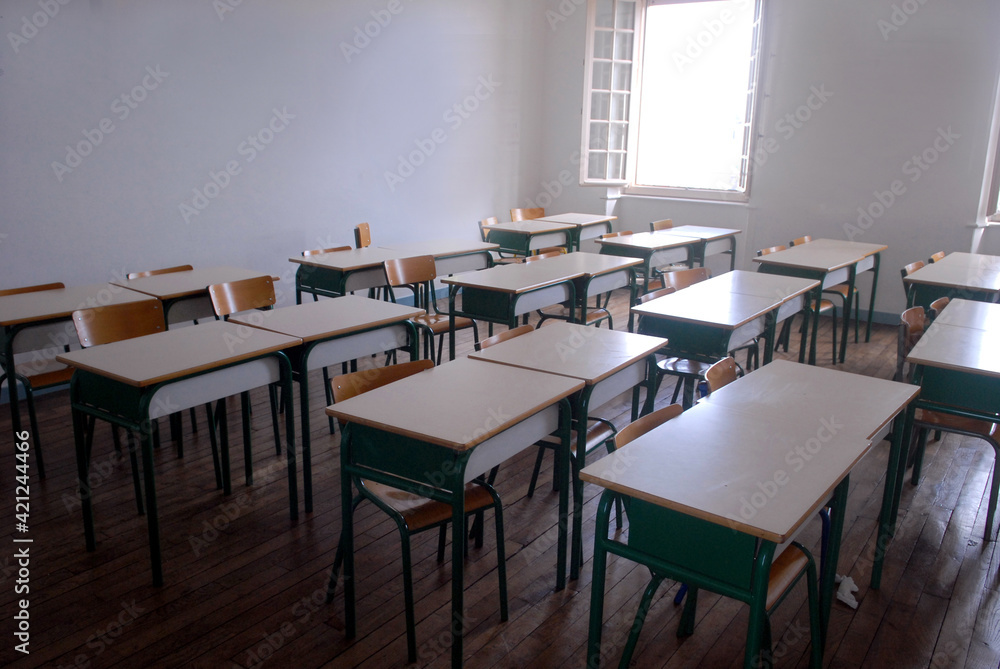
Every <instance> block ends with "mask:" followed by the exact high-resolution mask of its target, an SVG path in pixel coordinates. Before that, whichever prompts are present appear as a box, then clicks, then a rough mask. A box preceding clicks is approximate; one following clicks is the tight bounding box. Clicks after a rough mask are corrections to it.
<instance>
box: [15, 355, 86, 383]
mask: <svg viewBox="0 0 1000 669" xmlns="http://www.w3.org/2000/svg"><path fill="white" fill-rule="evenodd" d="M14 369H15V370H16V371H17V375H18V376H20V377H21V378H27V379H30V380H31V386H32V388H35V389H38V388H48V387H50V386H58V385H61V384H63V383H69V380H70V378H72V376H73V368H72V367H67V366H66V365H63V364H61V363H59V362H56V361H55V360H40V361H32V362H30V363H27V362H26V363H22V364H20V365H15V367H14Z"/></svg>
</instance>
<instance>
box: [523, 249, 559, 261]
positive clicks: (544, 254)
mask: <svg viewBox="0 0 1000 669" xmlns="http://www.w3.org/2000/svg"><path fill="white" fill-rule="evenodd" d="M562 254H563V252H562V250H558V251H557V250H555V249H553V250H550V251H546V250H545V249H542V250H540V251H539V252H538V253H536V254H535V255H531V256H525V257H524V262H535V261H536V260H545V259H546V258H556V257H558V256H561V255H562Z"/></svg>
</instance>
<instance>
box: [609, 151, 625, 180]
mask: <svg viewBox="0 0 1000 669" xmlns="http://www.w3.org/2000/svg"><path fill="white" fill-rule="evenodd" d="M608 178H609V179H624V178H625V154H624V153H610V154H608Z"/></svg>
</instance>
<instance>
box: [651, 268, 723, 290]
mask: <svg viewBox="0 0 1000 669" xmlns="http://www.w3.org/2000/svg"><path fill="white" fill-rule="evenodd" d="M711 278H712V270H711V269H709V268H708V267H693V268H691V269H679V270H675V271H673V272H665V273H664V274H663V287H664V288H673V289H674V290H683V289H684V288H687V287H688V286H692V285H694V284H696V283H698V282H700V281H705V280H707V279H711Z"/></svg>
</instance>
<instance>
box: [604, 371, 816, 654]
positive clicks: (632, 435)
mask: <svg viewBox="0 0 1000 669" xmlns="http://www.w3.org/2000/svg"><path fill="white" fill-rule="evenodd" d="M726 361H728V363H726ZM723 363H726V364H724V365H723ZM716 365H720V368H719V369H720V376H721V374H723V372H722V371H721V370H725V371H724V373H725V374H726V375H728V374H729V373H730V371H731V370H736V362H735V360H733V359H732V358H725V359H723V360H721V361H719V362H718V363H716ZM717 378H719V377H717ZM720 380H721V379H720ZM682 412H683V407H681V406H680V405H678V404H671V405H669V406H666V407H663V408H662V409H659V410H657V411H654V412H652V413H650V414H647V415H646V416H643V417H642V418H639V419H638V420H636V421H634V422H633V423H631V424H629V425H626V426H625V427H623V428H622V429H621V430H619V432H618V434H617V435H615V439H614V448H616V449H617V448H622V447H623V446H625V445H626V444H628V443H629V442H631V441H634V440H635V439H637V438H639V437H641V436H642V435H644V434H647V433H648V432H650V431H652V430H654V429H655V428H657V427H659V426H660V425H663V424H664V423H666V422H667V421H669V420H671V419H673V418H676V417H677V416H679V415H680V414H681V413H682ZM625 510H626V513H627V512H628V504H627V501H626V509H625ZM619 513H620V512H619ZM618 527H619V528H620V527H621V521H620V517H619V523H618ZM803 577H805V579H806V586H807V589H808V602H809V629H810V640H811V643H812V648H811V653H810V661H809V666H810V667H813V668H815V669H819V667H821V666H822V663H823V648H822V645H821V640H820V634H821V631H820V609H819V581H818V578H817V572H816V563H815V561H814V560H813V557H812V555H811V554H810V552H809V551H808V550H806V548H805V547H803V546H802V545H801V544H799V543H797V542H792V543H791V544H790V545H788V546H787V547H786V548H785V550H784V551H782V553H781V555H779V556H778V557H777V558H775V559H774V561H773V562H772V563H771V571H770V575H769V579H768V588H767V600H766V603H765V606H764V610H765V612H766V613H767V615H766V616H765V624H764V630H763V637H764V638H763V640H762V642H761V648H762V649H763V650H764V651H765V653H766V654H769V652H770V648H771V629H770V621H769V618H770V615H771V613H772V612H773V611H774V609H776V608H777V606H778V605H779V604H780V603H781V602H782V601H783V600H784V598H785V595H786V594H787V593H788V592H789V591H790V590H791V589H792V587H794V586H795V585H796V584H797V583H798V582H799V580H801V579H802V578H803ZM665 578H666V575H664V574H659V573H657V572H656V571H653V570H650V581H649V584H648V585H647V586H646V589H645V590H644V591H643V593H642V598H641V599H640V600H639V608H638V610H637V611H636V614H635V621H634V622H633V623H632V626H631V628H630V630H629V636H628V639H627V640H626V642H625V646H624V649H623V651H622V658H621V661H620V663H619V666H621V667H627V666H629V665H630V664H631V659H632V654H633V653H634V652H635V647H636V644H637V642H638V640H639V634H640V632H641V631H642V626H643V623H644V622H645V620H646V616H647V615H648V613H649V607H650V604H651V603H652V601H653V596H654V595H655V594H656V591H657V589H658V588H659V586H660V584H661V583H662V582H663V581H664V579H665ZM681 589H682V590H688V591H689V592H688V601H687V604H686V605H685V610H684V615H683V616H682V617H681V621H680V625H681V628H680V629H679V630H678V635H681V634H684V635H687V634H691V633H692V632H693V625H694V618H695V615H694V614H695V607H696V605H697V595H698V589H697V588H693V589H689V588H688V586H687V585H683V584H682V586H681ZM681 597H683V594H682V593H678V597H676V598H675V599H674V602H675V603H678V604H679V603H680V601H681V599H680V598H681Z"/></svg>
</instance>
